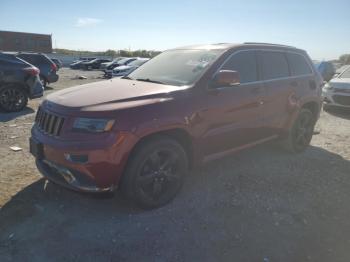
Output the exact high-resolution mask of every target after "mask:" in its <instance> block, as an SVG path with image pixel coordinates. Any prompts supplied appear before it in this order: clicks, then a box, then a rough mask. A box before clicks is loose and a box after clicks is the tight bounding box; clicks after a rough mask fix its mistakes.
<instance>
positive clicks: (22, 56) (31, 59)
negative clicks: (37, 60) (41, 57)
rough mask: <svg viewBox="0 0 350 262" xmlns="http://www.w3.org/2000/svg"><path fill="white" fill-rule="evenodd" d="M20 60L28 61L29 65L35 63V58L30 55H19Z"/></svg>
mask: <svg viewBox="0 0 350 262" xmlns="http://www.w3.org/2000/svg"><path fill="white" fill-rule="evenodd" d="M18 57H19V58H21V59H23V60H24V61H27V62H29V63H31V64H32V63H34V60H33V58H32V57H31V56H30V55H26V54H19V55H18Z"/></svg>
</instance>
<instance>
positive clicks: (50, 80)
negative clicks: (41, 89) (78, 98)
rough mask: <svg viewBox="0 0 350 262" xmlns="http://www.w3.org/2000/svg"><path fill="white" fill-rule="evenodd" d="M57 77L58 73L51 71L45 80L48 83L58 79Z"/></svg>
mask: <svg viewBox="0 0 350 262" xmlns="http://www.w3.org/2000/svg"><path fill="white" fill-rule="evenodd" d="M58 78H59V77H58V75H57V74H56V73H53V74H50V75H48V76H47V81H48V82H49V83H54V82H57V81H58Z"/></svg>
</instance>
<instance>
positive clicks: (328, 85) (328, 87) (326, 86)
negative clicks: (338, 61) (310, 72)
mask: <svg viewBox="0 0 350 262" xmlns="http://www.w3.org/2000/svg"><path fill="white" fill-rule="evenodd" d="M333 88H334V87H333V86H331V85H330V84H329V83H326V84H325V85H324V89H327V90H332V89H333Z"/></svg>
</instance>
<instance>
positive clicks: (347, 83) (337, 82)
mask: <svg viewBox="0 0 350 262" xmlns="http://www.w3.org/2000/svg"><path fill="white" fill-rule="evenodd" d="M329 84H330V85H331V86H333V87H336V88H346V89H348V88H350V78H333V79H332V80H331V81H330V82H329Z"/></svg>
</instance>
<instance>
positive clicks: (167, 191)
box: [121, 137, 188, 208]
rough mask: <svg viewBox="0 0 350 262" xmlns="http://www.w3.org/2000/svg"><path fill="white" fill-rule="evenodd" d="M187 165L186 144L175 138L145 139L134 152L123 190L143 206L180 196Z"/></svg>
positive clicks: (124, 177)
mask: <svg viewBox="0 0 350 262" xmlns="http://www.w3.org/2000/svg"><path fill="white" fill-rule="evenodd" d="M187 169H188V160H187V155H186V153H185V151H184V149H183V148H182V146H181V145H180V144H179V143H177V142H176V141H174V140H172V139H169V138H166V137H157V138H155V139H151V140H149V141H146V142H145V143H143V144H142V145H141V146H140V147H139V148H137V149H136V152H135V153H134V154H133V156H131V159H130V161H129V163H128V166H127V168H126V172H125V174H124V176H123V178H122V181H121V190H122V192H123V194H124V195H126V196H127V197H128V198H129V199H131V200H133V201H135V202H136V203H137V204H138V205H139V206H141V207H143V208H156V207H160V206H162V205H164V204H166V203H168V202H169V201H171V200H172V199H173V198H174V197H175V196H176V194H177V193H178V191H179V190H180V188H181V186H182V184H183V181H184V178H185V176H186V173H187Z"/></svg>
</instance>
